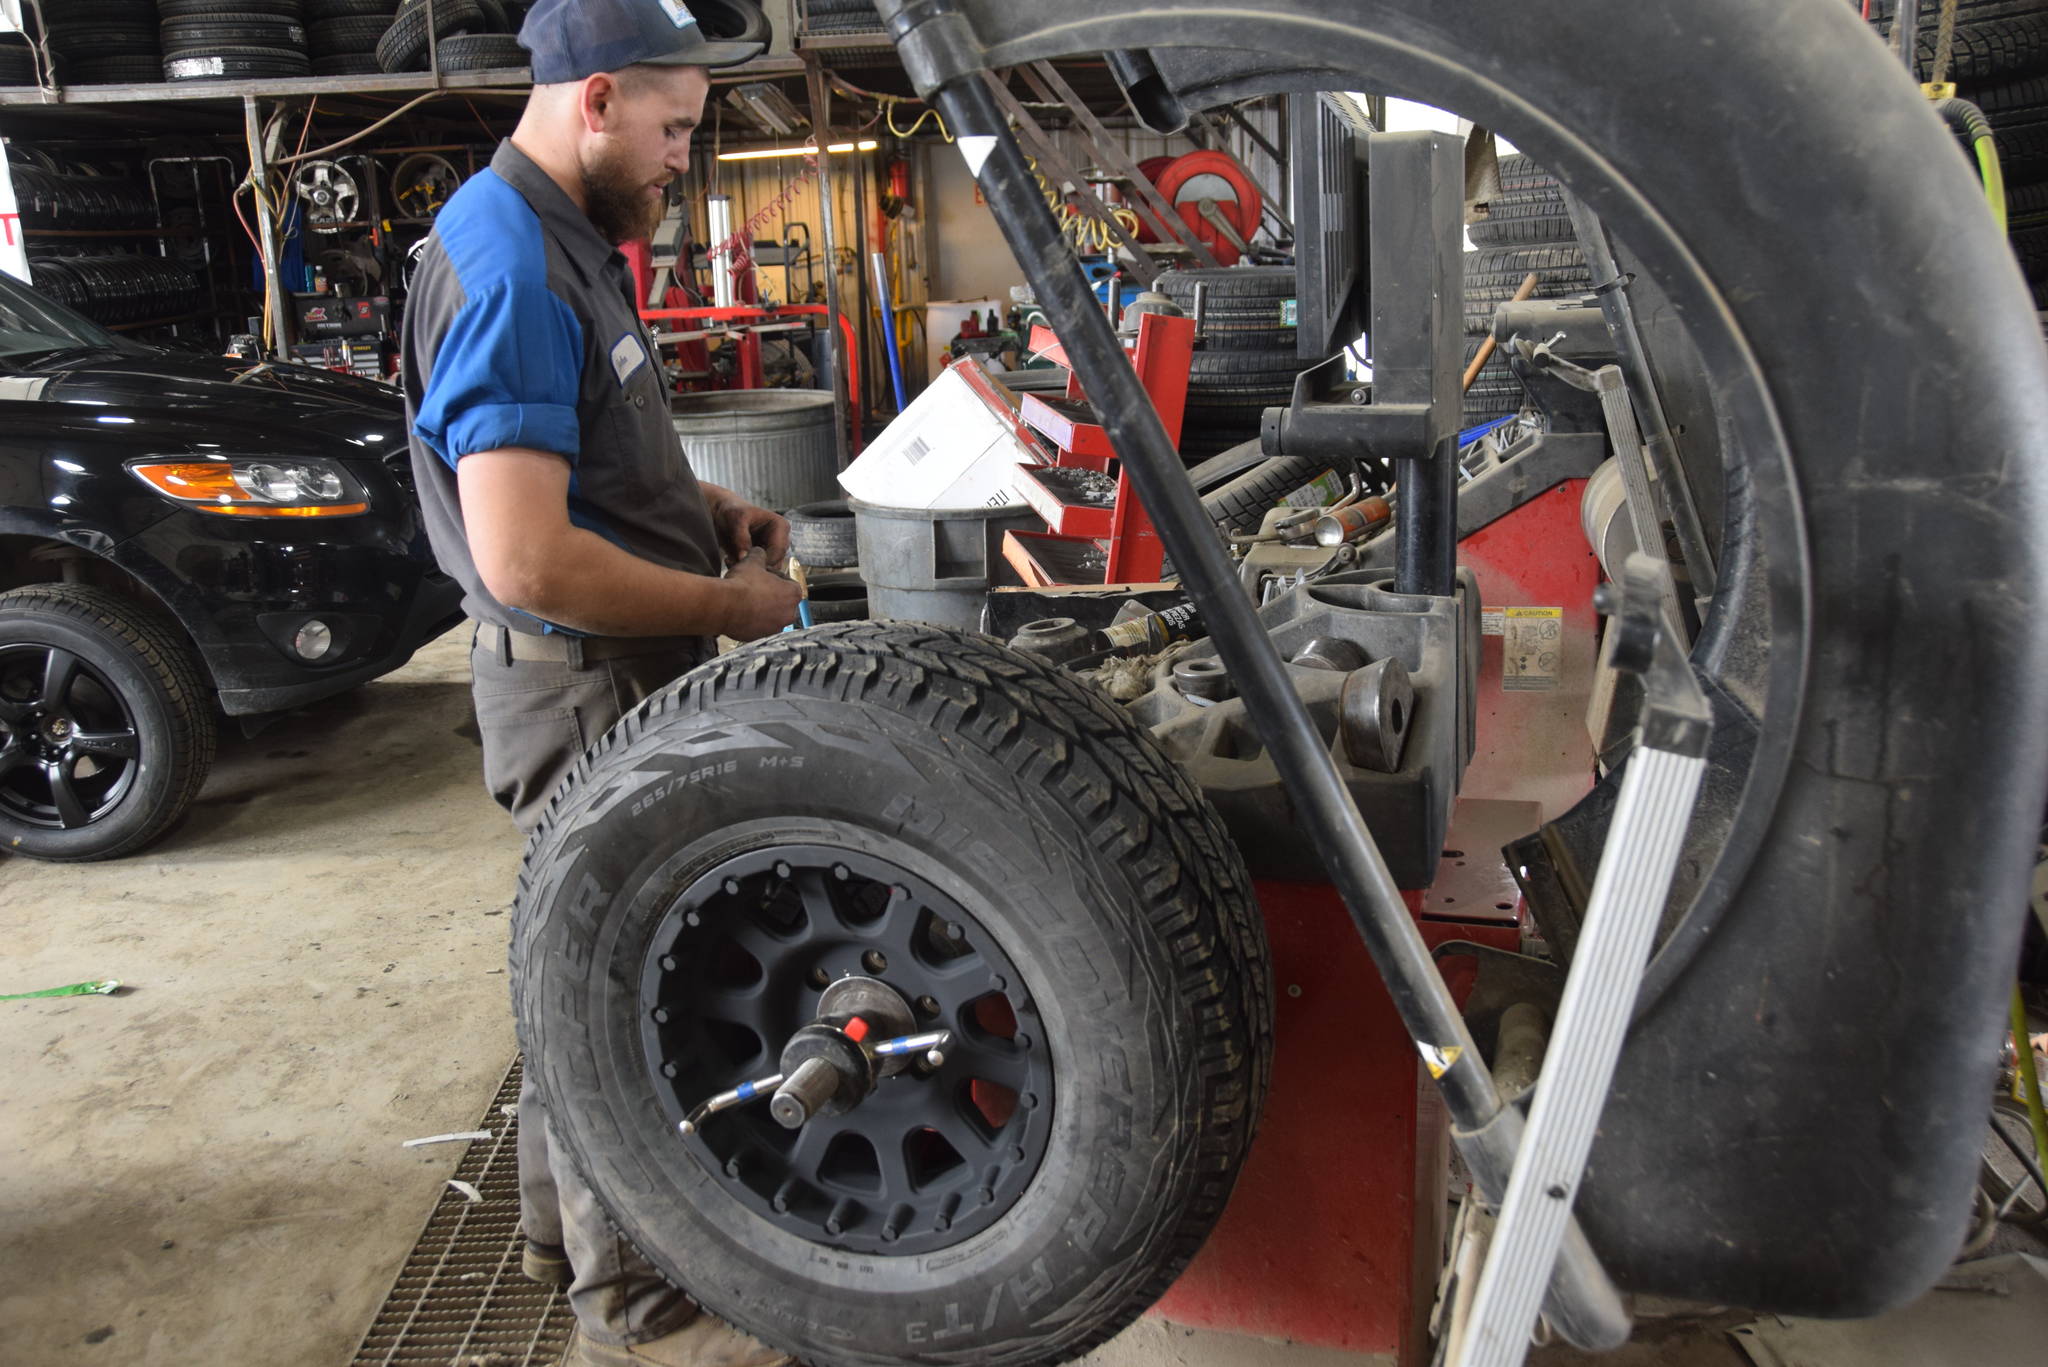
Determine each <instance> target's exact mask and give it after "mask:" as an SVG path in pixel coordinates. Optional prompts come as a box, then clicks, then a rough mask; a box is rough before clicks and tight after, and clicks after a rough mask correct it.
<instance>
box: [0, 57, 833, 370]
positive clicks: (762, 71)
mask: <svg viewBox="0 0 2048 1367" xmlns="http://www.w3.org/2000/svg"><path fill="white" fill-rule="evenodd" d="M435 55H436V57H438V53H436V54H435ZM803 70H804V63H803V60H802V59H801V58H800V57H797V56H795V55H789V54H785V55H780V56H773V55H763V56H761V57H757V58H755V59H754V60H753V61H751V62H748V63H746V64H744V65H743V66H738V67H733V68H730V69H728V70H723V71H721V72H719V81H720V83H721V84H722V83H724V82H726V81H731V80H746V79H760V78H762V77H775V76H789V75H796V74H801V73H802V72H803ZM532 79H533V78H532V74H531V73H530V72H529V71H528V70H527V69H526V68H525V67H508V68H503V69H500V70H495V71H461V72H447V71H431V70H430V71H423V72H405V73H382V74H377V75H360V76H306V77H294V78H284V79H278V78H268V79H251V80H218V81H174V82H156V83H150V84H136V85H76V86H60V87H49V88H45V87H38V86H12V87H0V131H6V132H7V133H8V135H9V136H19V135H22V134H24V133H26V134H31V135H32V134H33V133H35V132H40V131H43V130H45V129H50V130H55V129H61V128H65V127H66V126H67V125H74V124H75V123H76V121H77V120H78V119H79V118H80V117H86V118H93V117H94V115H95V114H96V113H97V112H98V111H111V110H113V109H116V108H118V107H120V106H130V107H131V108H132V107H133V106H137V105H176V106H180V107H185V108H203V109H208V110H211V111H214V112H215V113H216V114H217V115H226V114H230V113H231V112H233V111H235V110H236V109H237V108H239V112H240V113H241V115H242V132H243V137H244V142H245V145H246V148H247V156H248V160H249V164H250V175H251V176H252V177H253V178H255V179H257V180H259V181H264V180H267V178H268V176H269V174H270V170H271V165H270V161H269V159H268V157H267V155H266V149H265V147H264V145H263V135H262V130H263V127H264V123H265V119H266V117H267V115H268V114H269V112H270V111H269V109H268V108H267V107H266V106H268V105H270V104H272V103H274V102H283V101H300V100H321V99H332V98H343V99H346V98H348V97H371V98H375V97H378V96H397V97H412V98H413V99H415V100H417V99H419V98H421V97H431V96H434V95H437V94H443V93H445V94H448V95H453V96H462V95H476V94H498V93H503V94H508V95H511V94H516V95H519V96H522V97H523V96H524V95H525V93H526V91H527V90H528V89H529V88H530V87H531V85H532ZM400 107H401V108H402V107H403V106H400ZM105 117H106V116H105V115H103V114H102V115H99V118H100V119H103V118H105ZM95 122H98V119H95ZM92 131H94V132H97V131H98V129H97V128H94V129H93V130H92ZM220 131H222V132H225V131H226V129H225V128H222V129H221V130H220ZM257 218H258V224H257V226H258V229H259V232H258V241H257V253H258V255H259V257H260V258H261V260H262V263H263V278H264V285H265V294H266V296H267V301H268V306H269V313H270V317H271V318H272V320H273V326H272V351H273V352H274V354H276V355H277V356H278V357H280V358H289V357H290V356H291V354H292V349H291V348H292V305H291V294H290V292H289V291H288V290H286V289H285V288H284V282H283V280H282V278H281V277H280V275H279V271H278V266H279V258H280V256H281V252H282V247H281V244H280V242H279V241H278V239H277V233H276V229H275V226H274V225H273V224H272V223H271V222H270V220H269V218H268V216H267V215H262V214H259V215H258V216H257Z"/></svg>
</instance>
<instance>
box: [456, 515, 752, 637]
mask: <svg viewBox="0 0 2048 1367" xmlns="http://www.w3.org/2000/svg"><path fill="white" fill-rule="evenodd" d="M519 559H520V562H521V563H520V565H519V567H518V570H517V572H516V574H515V575H514V576H513V582H512V583H510V584H507V585H505V586H504V587H505V589H506V590H507V592H505V593H498V591H497V589H496V588H495V587H494V588H493V589H492V592H493V593H497V596H498V598H499V601H501V602H503V603H504V604H505V606H507V607H511V608H517V609H519V610H520V611H521V612H525V613H529V614H531V615H533V616H535V617H539V618H541V619H543V620H544V621H549V622H553V623H555V624H556V625H558V626H565V627H572V628H574V629H575V630H577V631H583V632H589V633H591V634H593V635H598V636H719V635H729V634H730V632H731V617H732V609H733V603H732V599H733V596H734V595H733V593H732V592H731V589H730V587H729V586H728V585H727V584H726V583H725V581H723V580H719V579H712V578H710V577H708V576H706V575H701V574H690V573H688V572H686V571H683V570H672V569H668V568H666V567H665V566H662V565H657V564H655V563H654V562H652V561H650V560H642V559H641V558H640V557H639V556H637V555H634V554H633V553H631V552H630V551H625V550H621V549H620V548H619V547H617V546H615V545H613V544H612V543H611V542H609V541H607V540H605V539H604V538H603V537H601V536H599V535H597V534H596V533H594V532H588V531H585V530H583V529H582V528H580V527H568V528H565V529H564V530H563V531H562V532H561V533H560V534H559V535H558V536H557V537H555V538H552V539H551V540H550V543H549V544H547V545H542V546H532V547H528V548H526V551H525V553H524V554H522V555H521V556H520V557H519ZM508 595H509V596H508Z"/></svg>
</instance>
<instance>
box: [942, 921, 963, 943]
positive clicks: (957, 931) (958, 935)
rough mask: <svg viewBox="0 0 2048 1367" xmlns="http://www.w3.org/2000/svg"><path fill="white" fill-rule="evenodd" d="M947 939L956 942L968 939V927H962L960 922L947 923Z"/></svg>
mask: <svg viewBox="0 0 2048 1367" xmlns="http://www.w3.org/2000/svg"><path fill="white" fill-rule="evenodd" d="M946 938H947V939H949V940H955V941H958V940H964V939H966V938H967V927H966V926H963V925H961V924H960V923H959V922H958V921H948V922H946Z"/></svg>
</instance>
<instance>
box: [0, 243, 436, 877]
mask: <svg viewBox="0 0 2048 1367" xmlns="http://www.w3.org/2000/svg"><path fill="white" fill-rule="evenodd" d="M407 462H408V457H407V452H406V440H405V416H404V409H403V406H402V405H401V403H400V401H399V399H398V397H397V395H396V394H394V393H393V392H392V391H390V390H388V389H385V388H383V387H382V386H379V385H375V384H372V383H369V382H368V381H363V380H356V379H351V378H349V377H347V376H343V375H337V374H333V373H330V372H327V371H317V370H307V369H304V368H301V367H297V366H271V365H252V364H248V363H245V362H236V361H231V360H225V359H220V358H215V357H210V356H205V355H198V354H190V355H188V354H183V353H175V352H168V351H163V350H160V349H157V348H154V347H145V346H141V345H138V344H136V343H134V342H131V341H127V340H124V339H122V338H120V337H117V336H115V335H114V334H112V333H110V332H107V331H106V330H105V329H103V328H101V327H99V326H98V325H97V324H95V323H91V322H88V321H87V320H85V319H84V318H81V317H79V316H78V315H77V314H74V313H72V312H71V311H69V310H68V309H65V308H63V307H61V306H59V305H57V304H54V303H52V302H50V301H49V300H48V299H45V298H44V297H43V296H41V295H39V294H37V293H36V292H35V291H33V290H31V289H29V288H28V287H26V286H24V285H21V284H19V283H18V282H16V281H14V280H12V279H10V278H8V277H7V276H5V275H4V274H0V850H12V851H15V852H18V853H22V854H28V855H34V856H36V857H38V858H43V859H63V860H81V859H108V858H113V857H116V856H119V855H124V854H131V853H133V852H135V851H137V850H140V849H142V848H143V847H144V846H146V845H148V844H149V843H150V842H152V841H154V840H156V839H157V838H159V837H160V836H162V835H163V834H164V833H165V832H166V831H168V830H169V829H170V828H171V826H172V825H173V824H174V823H175V822H176V821H177V819H178V818H179V817H180V816H181V815H182V814H183V813H184V811H185V809H186V808H187V807H188V806H189V805H190V804H191V802H192V799H193V798H194V797H195V796H196V795H197V794H198V791H199V788H200V785H201V784H202V783H204V782H205V779H206V774H207V770H208V769H209V767H210V766H211V764H212V762H213V746H214V737H215V730H216V717H217V714H219V713H222V712H224V713H226V714H227V715H228V716H230V717H252V716H256V715H258V714H262V713H266V712H275V711H279V710H282V709H285V708H289V707H293V706H297V705H299V704H302V703H306V702H309V701H311V700H313V699H315V698H320V697H324V696H326V695H328V694H331V693H338V692H340V691H342V690H344V689H347V688H350V687H352V686H354V685H356V684H359V683H363V682H365V681H367V680H369V679H373V678H375V677H377V676H378V675H380V674H384V673H387V672H389V671H391V670H393V669H396V668H398V667H399V666H400V665H402V664H404V663H405V662H406V661H407V660H408V659H410V658H411V657H412V653H413V651H414V650H415V649H417V648H418V647H419V646H420V645H421V644H422V643H424V642H426V641H428V640H431V639H432V638H433V637H434V636H436V635H438V634H439V633H441V632H442V631H445V630H446V629H447V628H449V627H450V626H452V625H453V624H454V623H455V621H456V620H457V619H458V618H459V617H460V616H461V609H460V598H461V593H460V590H459V589H458V587H457V586H456V585H455V583H454V582H453V581H452V580H450V579H448V578H447V577H446V576H444V575H442V574H441V573H440V572H439V571H438V570H437V569H436V568H435V567H434V559H433V554H432V552H431V551H430V550H429V549H428V546H427V538H426V534H425V532H424V530H423V529H422V528H421V525H420V517H419V510H418V504H417V502H416V500H415V498H414V496H413V491H412V482H411V474H410V470H409V467H408V463H407Z"/></svg>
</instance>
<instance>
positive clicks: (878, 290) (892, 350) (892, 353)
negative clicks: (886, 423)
mask: <svg viewBox="0 0 2048 1367" xmlns="http://www.w3.org/2000/svg"><path fill="white" fill-rule="evenodd" d="M868 266H869V268H870V269H871V270H873V271H874V273H875V299H876V301H877V302H878V303H880V305H881V307H882V345H883V346H885V347H887V348H888V350H889V383H890V384H891V385H892V386H894V387H895V390H896V411H897V412H898V413H901V412H902V411H903V410H904V409H905V408H906V407H908V406H909V404H910V400H909V399H908V398H906V397H905V396H904V393H903V354H902V353H901V352H899V351H898V350H897V349H896V309H895V301H894V300H892V299H891V298H890V297H889V254H888V253H887V252H873V253H870V254H869V256H868Z"/></svg>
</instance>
